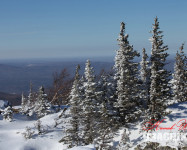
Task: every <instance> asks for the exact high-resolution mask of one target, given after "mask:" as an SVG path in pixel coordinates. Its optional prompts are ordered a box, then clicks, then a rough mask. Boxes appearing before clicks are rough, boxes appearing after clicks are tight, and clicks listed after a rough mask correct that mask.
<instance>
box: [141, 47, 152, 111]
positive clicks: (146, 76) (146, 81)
mask: <svg viewBox="0 0 187 150" xmlns="http://www.w3.org/2000/svg"><path fill="white" fill-rule="evenodd" d="M147 59H148V55H147V54H146V50H145V48H143V49H142V60H141V62H140V78H141V81H142V85H141V93H140V95H141V99H142V100H143V103H144V108H147V106H148V105H149V88H150V69H149V66H148V65H149V61H147Z"/></svg>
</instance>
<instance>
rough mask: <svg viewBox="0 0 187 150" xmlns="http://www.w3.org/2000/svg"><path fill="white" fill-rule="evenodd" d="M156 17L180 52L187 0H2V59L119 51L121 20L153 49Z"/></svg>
mask: <svg viewBox="0 0 187 150" xmlns="http://www.w3.org/2000/svg"><path fill="white" fill-rule="evenodd" d="M155 16H158V18H159V22H160V28H161V30H163V31H164V33H163V34H164V42H165V44H167V45H168V46H169V48H170V50H169V52H170V53H175V52H176V50H177V49H178V47H179V46H180V45H181V43H182V42H185V41H187V0H1V1H0V59H6V58H55V57H58V58H60V57H62V58H63V57H80V56H81V57H90V56H114V55H115V50H116V49H118V45H117V41H116V39H117V38H118V34H119V29H120V22H121V21H124V22H125V23H126V33H128V34H129V41H130V43H131V44H132V45H134V48H135V49H137V50H138V51H141V49H142V48H143V47H145V48H146V49H147V51H148V53H150V48H151V45H150V42H149V40H148V39H149V37H150V36H151V34H150V33H149V31H150V30H151V27H152V23H153V22H154V17H155ZM186 50H187V45H186V46H185V51H186Z"/></svg>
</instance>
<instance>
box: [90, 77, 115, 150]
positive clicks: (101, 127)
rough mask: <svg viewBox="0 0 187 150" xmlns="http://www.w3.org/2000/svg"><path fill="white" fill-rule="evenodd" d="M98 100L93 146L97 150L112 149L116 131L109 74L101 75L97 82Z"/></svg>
mask: <svg viewBox="0 0 187 150" xmlns="http://www.w3.org/2000/svg"><path fill="white" fill-rule="evenodd" d="M97 88H98V99H99V103H100V105H99V111H98V113H99V119H98V126H97V133H98V136H97V138H96V139H95V142H94V143H95V146H96V147H97V148H98V149H99V150H110V149H112V145H111V142H112V141H113V136H114V132H115V131H116V130H117V127H116V126H117V124H116V119H115V115H116V113H115V109H114V106H113V102H114V97H113V96H114V94H115V93H114V92H115V91H114V87H113V84H112V81H111V76H110V75H109V74H103V75H102V76H101V77H100V80H99V82H98V86H97Z"/></svg>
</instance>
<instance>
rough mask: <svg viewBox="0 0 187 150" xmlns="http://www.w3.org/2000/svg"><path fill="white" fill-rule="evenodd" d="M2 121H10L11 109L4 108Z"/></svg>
mask: <svg viewBox="0 0 187 150" xmlns="http://www.w3.org/2000/svg"><path fill="white" fill-rule="evenodd" d="M2 116H3V120H7V121H12V116H13V111H12V107H10V106H8V107H6V108H5V109H4V110H3V112H2Z"/></svg>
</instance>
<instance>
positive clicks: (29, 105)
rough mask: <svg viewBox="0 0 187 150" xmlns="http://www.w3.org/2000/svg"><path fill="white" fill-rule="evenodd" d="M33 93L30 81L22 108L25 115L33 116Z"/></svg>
mask: <svg viewBox="0 0 187 150" xmlns="http://www.w3.org/2000/svg"><path fill="white" fill-rule="evenodd" d="M34 101H35V100H34V94H33V91H32V82H30V90H29V95H28V98H27V102H26V104H25V108H24V114H26V115H27V116H33V115H34Z"/></svg>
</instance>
